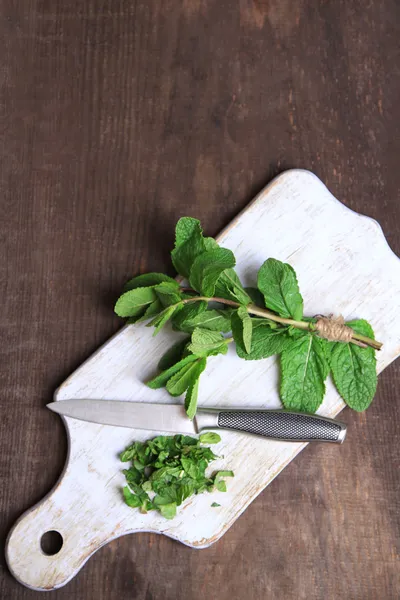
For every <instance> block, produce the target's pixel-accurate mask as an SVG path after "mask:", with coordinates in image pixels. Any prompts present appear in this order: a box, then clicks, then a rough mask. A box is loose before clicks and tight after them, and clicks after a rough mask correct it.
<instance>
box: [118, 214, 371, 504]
mask: <svg viewBox="0 0 400 600" xmlns="http://www.w3.org/2000/svg"><path fill="white" fill-rule="evenodd" d="M171 257H172V262H173V264H174V266H175V268H176V269H177V271H178V273H179V275H181V276H182V277H183V278H184V279H185V281H186V282H188V284H189V285H190V287H186V286H185V284H182V285H181V284H180V283H179V282H178V281H177V280H175V279H172V278H171V277H169V276H167V275H164V274H163V273H148V274H143V275H138V276H137V277H134V278H133V279H131V280H130V281H129V282H128V283H127V284H126V286H125V288H124V293H123V294H122V295H121V297H120V298H119V299H118V301H117V303H116V306H115V312H116V313H117V314H118V315H119V316H121V317H127V318H128V322H129V323H135V322H137V321H143V320H147V321H149V320H150V319H151V320H150V321H149V323H148V326H150V327H154V328H155V334H156V333H158V332H159V331H160V330H161V329H162V328H163V327H164V326H165V325H166V323H168V322H171V324H172V327H173V329H174V330H176V331H181V332H184V333H186V334H189V335H188V337H186V338H184V340H181V341H178V343H177V344H175V345H174V346H173V347H172V348H171V349H170V350H169V351H168V352H167V353H166V354H165V355H164V357H163V358H162V359H161V361H160V364H159V368H160V370H161V373H160V374H159V375H157V376H156V377H154V378H153V379H152V380H151V381H149V382H148V385H149V387H151V388H154V389H157V388H159V387H166V388H167V390H168V391H169V393H170V394H171V395H173V396H180V395H183V394H185V395H186V398H185V407H186V411H187V414H188V416H189V417H190V418H193V417H194V416H195V413H196V407H197V400H198V394H199V380H200V375H201V374H202V373H203V371H204V370H205V368H206V364H207V360H213V359H212V357H213V356H216V355H218V354H226V352H227V351H228V345H229V344H230V343H231V342H234V343H235V346H236V352H237V354H238V356H239V357H240V358H243V359H245V360H260V359H264V358H267V357H269V356H273V355H275V354H277V355H280V357H281V360H280V366H281V384H280V394H281V399H282V403H283V405H284V407H285V408H287V409H291V410H298V411H304V412H315V411H316V410H317V409H318V407H319V406H320V405H321V403H322V400H323V397H324V394H325V381H326V379H327V377H328V375H329V373H330V372H332V375H333V380H334V382H335V385H336V388H337V389H338V391H339V393H340V394H341V396H342V398H343V399H344V400H345V402H346V403H347V404H348V405H349V406H350V407H351V408H353V409H354V410H358V411H360V410H365V408H367V407H368V406H369V404H370V403H371V401H372V399H373V396H374V394H375V391H376V383H377V374H376V359H375V350H376V349H380V348H381V346H382V344H380V343H379V342H377V341H375V339H374V333H373V331H372V328H371V326H370V325H369V324H368V323H367V322H366V321H363V320H358V321H351V322H349V323H347V327H346V328H345V332H346V335H345V338H344V339H346V341H333V342H332V341H331V340H332V335H333V334H332V332H331V333H330V334H328V333H326V325H327V323H326V321H327V320H326V319H325V320H324V323H323V325H324V327H323V328H322V326H320V325H321V323H322V322H321V321H318V318H309V317H304V316H303V298H302V296H301V293H300V289H299V284H298V281H297V277H296V273H295V271H294V269H293V267H291V266H290V265H289V264H286V263H283V262H281V261H279V260H276V259H274V258H269V259H268V260H266V261H265V262H264V264H262V265H261V267H260V270H259V272H258V277H257V288H247V289H245V288H244V287H243V285H242V283H241V281H240V279H239V277H238V275H237V274H236V272H235V270H234V268H233V267H234V266H235V263H236V261H235V257H234V255H233V253H232V251H231V250H228V249H225V248H220V247H219V245H218V244H217V242H216V241H215V240H214V239H212V238H209V237H204V236H203V232H202V228H201V225H200V222H199V221H198V220H197V219H192V218H190V217H183V218H182V219H180V220H179V221H178V223H177V226H176V232H175V248H174V249H173V250H172V252H171ZM328 325H329V322H328ZM328 328H329V327H328ZM342 330H343V327H342V326H341V327H339V328H338V327H336V331H342ZM230 332H231V336H232V337H230V336H229V333H230ZM324 332H325V333H324ZM323 337H326V338H327V339H323ZM328 339H329V340H330V341H327V340H328ZM334 339H335V340H338V337H337V334H335V336H334ZM340 339H342V338H340ZM135 502H137V500H135Z"/></svg>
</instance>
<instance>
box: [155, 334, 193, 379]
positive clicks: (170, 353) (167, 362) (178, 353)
mask: <svg viewBox="0 0 400 600" xmlns="http://www.w3.org/2000/svg"><path fill="white" fill-rule="evenodd" d="M189 341H190V337H185V338H183V340H179V342H176V343H175V344H174V345H173V346H171V347H170V348H168V350H167V351H166V352H165V353H164V354H163V355H162V357H161V358H160V361H159V363H158V368H159V369H160V371H165V369H169V368H170V367H172V366H173V365H174V364H175V363H177V362H179V361H180V360H182V358H183V353H184V352H185V349H186V346H187V344H188V342H189Z"/></svg>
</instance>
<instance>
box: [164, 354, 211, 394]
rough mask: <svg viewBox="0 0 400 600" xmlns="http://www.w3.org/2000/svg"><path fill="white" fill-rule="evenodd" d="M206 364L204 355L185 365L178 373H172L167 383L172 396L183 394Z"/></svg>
mask: <svg viewBox="0 0 400 600" xmlns="http://www.w3.org/2000/svg"><path fill="white" fill-rule="evenodd" d="M188 358H189V357H188ZM184 360H185V359H184ZM181 362H183V361H181ZM206 364H207V361H206V359H205V358H204V357H203V358H198V357H197V360H196V361H195V362H190V363H188V364H186V365H184V366H183V367H182V368H181V369H180V370H179V371H178V372H177V373H175V374H174V375H172V377H171V378H170V379H169V380H168V382H167V385H166V388H167V390H168V392H169V393H170V394H171V396H181V395H182V394H184V393H185V391H186V390H187V389H188V388H189V387H190V386H191V385H194V383H195V382H196V381H197V379H198V378H199V377H200V375H201V374H202V372H203V371H204V369H205V368H206Z"/></svg>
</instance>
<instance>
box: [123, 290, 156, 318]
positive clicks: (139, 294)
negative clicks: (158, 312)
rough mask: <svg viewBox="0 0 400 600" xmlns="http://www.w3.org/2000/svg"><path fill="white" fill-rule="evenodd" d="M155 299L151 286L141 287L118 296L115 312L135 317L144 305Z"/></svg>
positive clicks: (144, 307) (142, 309)
mask: <svg viewBox="0 0 400 600" xmlns="http://www.w3.org/2000/svg"><path fill="white" fill-rule="evenodd" d="M155 300H157V296H156V294H155V292H154V290H153V288H151V287H141V288H136V289H134V290H130V291H129V292H125V293H124V294H122V296H120V297H119V298H118V300H117V303H116V305H115V309H114V310H115V312H116V314H117V315H118V316H119V317H136V316H137V315H141V314H142V313H143V312H144V311H145V309H146V307H147V306H148V305H149V304H151V303H152V302H154V301H155Z"/></svg>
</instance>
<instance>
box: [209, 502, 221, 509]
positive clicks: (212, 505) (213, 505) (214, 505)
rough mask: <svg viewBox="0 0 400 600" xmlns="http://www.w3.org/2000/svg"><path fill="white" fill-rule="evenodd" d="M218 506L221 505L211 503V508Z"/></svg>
mask: <svg viewBox="0 0 400 600" xmlns="http://www.w3.org/2000/svg"><path fill="white" fill-rule="evenodd" d="M219 506H221V505H220V504H218V502H213V503H212V504H211V508H217V507H219Z"/></svg>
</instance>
